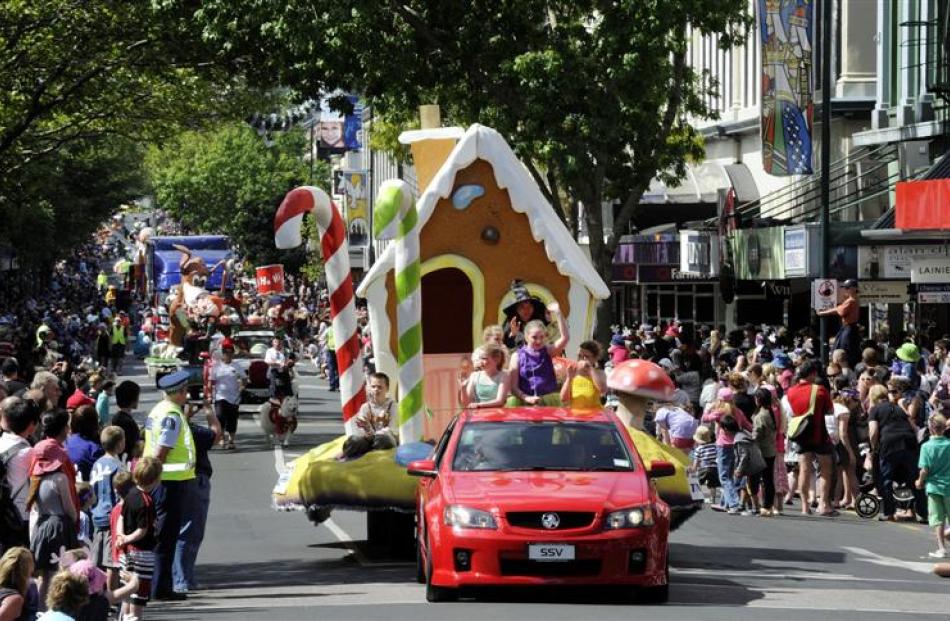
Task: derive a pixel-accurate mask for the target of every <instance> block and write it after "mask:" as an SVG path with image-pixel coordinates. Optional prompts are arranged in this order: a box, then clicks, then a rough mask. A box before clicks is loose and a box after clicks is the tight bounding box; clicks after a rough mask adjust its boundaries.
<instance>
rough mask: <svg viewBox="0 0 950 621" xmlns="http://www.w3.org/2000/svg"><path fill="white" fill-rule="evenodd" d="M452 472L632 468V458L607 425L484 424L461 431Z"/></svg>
mask: <svg viewBox="0 0 950 621" xmlns="http://www.w3.org/2000/svg"><path fill="white" fill-rule="evenodd" d="M452 469H453V470H457V471H461V472H484V471H499V470H509V471H510V470H560V471H571V470H577V471H609V470H623V471H629V470H633V459H632V458H631V455H630V453H629V451H628V450H627V446H626V444H625V443H624V441H623V438H621V436H620V433H619V431H618V430H617V428H616V427H615V426H614V425H612V424H610V423H581V422H561V421H546V422H540V423H538V422H528V421H511V422H482V423H469V424H467V425H465V427H464V428H463V429H462V434H461V437H460V438H459V442H458V446H457V447H456V449H455V457H454V459H453V460H452Z"/></svg>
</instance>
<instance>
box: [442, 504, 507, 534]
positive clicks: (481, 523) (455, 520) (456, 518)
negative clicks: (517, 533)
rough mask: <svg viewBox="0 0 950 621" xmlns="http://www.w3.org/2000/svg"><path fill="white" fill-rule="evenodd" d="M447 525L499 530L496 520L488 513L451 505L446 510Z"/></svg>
mask: <svg viewBox="0 0 950 621" xmlns="http://www.w3.org/2000/svg"><path fill="white" fill-rule="evenodd" d="M444 517H445V525H446V526H458V527H460V528H486V529H494V528H498V524H496V523H495V518H494V517H492V514H491V513H489V512H488V511H482V510H481V509H472V508H470V507H463V506H461V505H449V506H448V507H446V508H445V514H444Z"/></svg>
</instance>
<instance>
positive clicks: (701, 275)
mask: <svg viewBox="0 0 950 621" xmlns="http://www.w3.org/2000/svg"><path fill="white" fill-rule="evenodd" d="M686 233H687V232H683V233H682V234H680V233H666V234H658V235H628V236H626V237H624V239H622V240H621V243H620V245H619V246H618V249H617V254H616V255H615V257H614V269H613V282H612V287H611V288H612V292H613V295H614V305H615V307H614V311H615V313H616V316H617V317H623V321H624V323H625V325H628V326H635V325H638V324H640V323H650V324H653V325H658V324H659V323H661V322H664V321H665V322H670V321H673V320H678V321H679V322H681V323H684V324H685V323H691V324H693V325H716V324H718V323H720V322H722V321H723V311H724V304H722V302H721V300H720V295H719V284H718V281H717V277H716V275H715V274H716V272H715V271H712V270H711V268H710V265H711V263H710V261H711V257H710V254H709V248H710V236H709V234H705V233H704V234H701V236H700V237H696V236H691V237H688V238H687V237H684V235H685V234H686ZM689 233H695V232H689ZM681 240H682V241H681ZM684 241H686V242H694V243H695V247H694V248H692V250H690V249H687V250H686V251H685V253H684V252H681V244H682V243H683V242H684ZM681 258H682V259H685V260H687V262H689V261H690V260H691V261H692V263H688V265H687V266H684V265H683V264H682V261H681ZM715 270H718V255H716V256H715Z"/></svg>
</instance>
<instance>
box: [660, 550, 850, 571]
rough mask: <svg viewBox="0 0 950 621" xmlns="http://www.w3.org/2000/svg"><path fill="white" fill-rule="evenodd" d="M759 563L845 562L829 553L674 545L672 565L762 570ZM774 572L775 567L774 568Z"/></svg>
mask: <svg viewBox="0 0 950 621" xmlns="http://www.w3.org/2000/svg"><path fill="white" fill-rule="evenodd" d="M759 561H781V562H782V563H844V562H845V561H846V555H845V554H844V552H831V551H827V550H793V549H787V548H782V549H781V550H778V549H774V548H746V547H741V546H700V545H692V544H685V543H674V544H673V545H672V546H671V553H670V564H671V565H673V566H674V567H678V568H680V569H709V570H710V572H715V571H716V570H719V571H723V570H726V571H728V570H740V571H747V570H749V569H757V568H761V567H760V565H762V563H760V562H759ZM773 569H774V568H773ZM782 570H783V571H789V572H792V571H810V572H813V571H815V567H814V566H811V567H803V568H796V567H790V566H786V565H783V566H782Z"/></svg>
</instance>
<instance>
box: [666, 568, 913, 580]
mask: <svg viewBox="0 0 950 621" xmlns="http://www.w3.org/2000/svg"><path fill="white" fill-rule="evenodd" d="M670 573H671V574H673V575H674V576H704V577H719V576H728V577H732V578H751V579H759V578H763V579H766V580H825V581H829V582H895V583H906V582H910V583H913V584H919V583H920V580H919V579H915V580H910V579H906V580H902V579H899V578H864V577H861V576H854V575H851V574H830V573H822V572H817V571H796V572H785V573H779V572H768V573H766V572H762V571H759V570H749V571H722V570H720V569H677V568H676V567H670ZM678 584H679V583H678Z"/></svg>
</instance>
